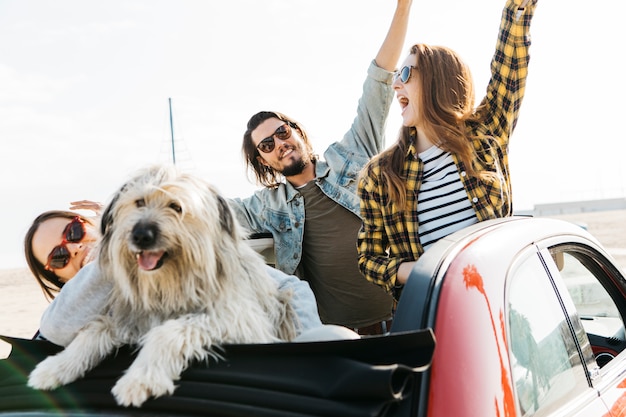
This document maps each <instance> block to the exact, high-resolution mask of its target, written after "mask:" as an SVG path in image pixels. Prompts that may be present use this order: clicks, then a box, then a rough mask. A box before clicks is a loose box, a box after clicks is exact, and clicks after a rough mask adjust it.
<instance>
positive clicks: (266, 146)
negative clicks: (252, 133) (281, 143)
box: [256, 122, 296, 153]
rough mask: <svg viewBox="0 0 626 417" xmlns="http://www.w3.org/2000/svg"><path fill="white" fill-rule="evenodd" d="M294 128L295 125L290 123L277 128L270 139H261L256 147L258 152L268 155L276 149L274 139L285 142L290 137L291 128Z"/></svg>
mask: <svg viewBox="0 0 626 417" xmlns="http://www.w3.org/2000/svg"><path fill="white" fill-rule="evenodd" d="M292 127H293V128H295V127H296V125H294V124H292V123H291V122H285V124H283V125H281V126H278V129H276V131H275V132H274V134H273V135H272V136H270V137H267V138H265V139H263V140H262V141H261V142H259V144H258V145H257V146H256V148H257V149H258V150H260V151H261V152H263V153H270V152H272V151H273V150H274V148H275V147H276V140H275V139H274V138H278V139H280V140H287V139H289V138H290V137H291V128H292Z"/></svg>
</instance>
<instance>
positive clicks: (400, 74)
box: [393, 65, 417, 84]
mask: <svg viewBox="0 0 626 417" xmlns="http://www.w3.org/2000/svg"><path fill="white" fill-rule="evenodd" d="M414 69H417V68H415V67H414V66H412V65H405V66H404V67H402V69H401V70H400V71H396V72H394V73H393V80H394V81H396V80H397V79H398V78H400V81H401V82H402V84H406V83H408V82H409V80H410V79H411V70H414Z"/></svg>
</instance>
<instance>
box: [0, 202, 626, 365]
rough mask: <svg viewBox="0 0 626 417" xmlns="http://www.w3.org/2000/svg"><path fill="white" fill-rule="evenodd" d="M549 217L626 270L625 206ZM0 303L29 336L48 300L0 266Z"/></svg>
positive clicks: (10, 321) (7, 318)
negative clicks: (579, 229)
mask: <svg viewBox="0 0 626 417" xmlns="http://www.w3.org/2000/svg"><path fill="white" fill-rule="evenodd" d="M550 217H554V218H560V219H563V220H567V221H571V222H574V223H577V224H579V225H581V226H584V227H585V228H586V229H587V230H588V231H589V232H590V233H591V234H592V235H594V236H595V237H596V238H597V239H598V240H599V241H600V243H601V244H602V245H603V246H604V247H605V249H607V251H608V252H609V253H610V254H611V255H612V256H613V257H614V258H615V260H616V261H617V263H618V264H619V265H620V266H621V267H622V269H623V270H626V210H615V211H597V212H589V213H577V214H568V215H559V216H550ZM85 302H89V300H85ZM0 306H2V307H1V311H0V334H1V335H5V336H13V337H20V338H27V339H29V338H31V337H32V336H33V335H34V334H35V332H36V331H37V329H38V327H39V318H40V317H41V314H42V313H43V311H44V310H45V308H46V307H47V306H48V301H47V300H46V298H45V297H44V295H43V292H42V291H41V289H40V288H39V286H38V284H37V283H36V282H35V279H34V278H33V276H32V275H31V274H30V272H29V271H28V269H26V268H23V269H4V270H2V269H0ZM9 352H10V346H9V345H8V344H7V343H5V342H2V341H0V358H5V357H6V356H7V355H8V354H9Z"/></svg>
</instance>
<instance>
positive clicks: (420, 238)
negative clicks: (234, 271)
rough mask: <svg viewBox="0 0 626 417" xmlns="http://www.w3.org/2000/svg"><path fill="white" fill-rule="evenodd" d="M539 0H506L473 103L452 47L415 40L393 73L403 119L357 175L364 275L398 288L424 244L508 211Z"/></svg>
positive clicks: (462, 66)
mask: <svg viewBox="0 0 626 417" xmlns="http://www.w3.org/2000/svg"><path fill="white" fill-rule="evenodd" d="M536 4H537V0H508V1H507V3H506V6H505V8H504V11H503V13H502V21H501V24H500V32H499V35H498V40H497V44H496V52H495V54H494V55H493V58H492V60H491V80H490V82H489V85H488V87H487V95H486V96H485V98H484V99H483V100H482V102H481V103H480V105H479V106H478V107H476V108H474V103H475V101H474V99H475V97H474V86H473V81H472V77H471V74H470V71H469V68H468V67H467V66H466V65H465V63H463V62H462V60H461V59H460V58H459V56H458V55H457V54H456V53H455V52H453V51H452V50H450V49H448V48H445V47H440V46H430V45H424V44H417V45H414V46H413V47H412V48H411V51H410V54H409V55H408V57H407V58H406V59H405V61H404V66H403V67H402V69H401V70H400V71H397V72H396V73H395V80H394V83H393V88H394V89H395V91H396V97H397V99H398V101H399V103H400V106H401V108H402V119H403V128H402V131H401V133H400V137H399V138H398V140H397V141H396V142H395V144H393V145H392V146H391V147H390V148H388V149H387V150H385V151H383V152H382V153H380V154H379V155H378V156H377V157H375V158H374V159H372V160H371V162H370V163H369V164H368V165H367V166H366V167H365V169H364V170H363V173H362V175H361V178H360V181H359V186H358V193H359V196H360V198H361V203H360V205H361V217H362V219H363V225H362V228H361V230H360V232H359V235H358V251H359V268H360V270H361V272H362V273H363V274H364V275H365V277H366V278H367V279H368V280H369V281H371V282H373V283H375V284H378V285H380V286H382V287H384V288H385V289H387V291H390V292H394V294H395V295H396V296H398V294H399V293H398V291H395V290H397V289H399V288H401V287H402V286H403V285H404V284H405V283H406V280H407V278H408V276H409V274H410V272H411V269H412V268H413V265H414V264H415V262H416V261H417V259H418V258H419V257H420V255H421V254H422V253H423V252H424V250H425V249H427V248H428V246H429V245H431V244H433V243H434V242H436V241H437V240H438V239H440V238H442V237H444V236H446V235H448V234H450V233H452V232H454V231H456V230H459V229H461V228H464V227H466V226H468V225H471V224H473V223H476V222H479V221H483V220H487V219H493V218H497V217H504V216H507V215H510V214H511V211H512V209H511V207H512V205H511V185H510V179H509V166H508V148H509V137H510V136H511V134H512V132H513V129H514V128H515V125H516V123H517V118H518V115H519V108H520V105H521V102H522V98H523V96H524V89H525V85H526V76H527V74H528V61H529V53H528V51H529V46H530V34H529V32H530V22H531V19H532V16H533V13H534V10H535V6H536Z"/></svg>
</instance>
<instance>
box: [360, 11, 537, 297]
mask: <svg viewBox="0 0 626 417" xmlns="http://www.w3.org/2000/svg"><path fill="white" fill-rule="evenodd" d="M521 2H522V0H509V1H508V2H507V4H506V6H505V8H504V10H503V12H502V21H501V23H500V32H499V36H498V41H497V44H496V51H495V54H494V55H493V58H492V60H491V80H490V82H489V85H488V87H487V94H486V96H485V98H484V99H483V101H482V103H481V105H480V106H479V107H478V109H482V110H481V111H480V113H477V116H478V120H479V121H480V122H479V123H476V122H474V123H468V124H467V126H466V128H467V130H468V132H470V134H471V135H472V137H477V138H480V139H475V140H474V141H473V144H474V149H475V151H476V155H477V167H476V168H477V169H478V170H479V171H480V170H487V171H491V172H493V173H495V174H497V178H498V179H497V180H494V181H489V180H483V179H478V178H474V177H472V178H470V176H469V175H466V172H465V167H464V166H463V164H462V163H461V162H460V161H459V160H458V159H457V158H456V156H455V155H452V157H453V159H454V162H455V163H456V166H457V169H458V171H459V174H460V176H461V181H462V182H463V186H464V187H465V191H466V192H467V196H468V199H469V200H470V202H471V204H472V206H473V207H474V210H475V211H476V216H477V218H478V220H479V221H483V220H487V219H493V218H497V217H504V216H507V215H510V214H511V211H512V210H511V207H512V203H511V185H510V177H509V164H508V145H509V137H510V136H511V133H512V132H513V129H514V128H515V124H516V123H517V118H518V115H519V109H520V105H521V103H522V98H523V97H524V89H525V85H526V76H527V74H528V62H529V47H530V33H529V32H530V22H531V19H532V16H533V13H534V10H535V7H536V4H537V0H531V1H530V2H529V3H528V4H527V5H526V7H525V9H524V10H521V9H520V10H518V4H520V3H521ZM423 168H424V167H423V163H422V162H421V161H420V160H419V159H418V158H416V149H415V147H414V146H410V147H409V149H408V152H407V155H406V158H405V162H404V168H403V172H402V174H403V177H405V178H406V181H407V190H408V191H407V205H408V207H414V208H415V209H414V210H409V211H404V212H403V211H401V210H399V209H398V207H396V206H395V205H387V204H386V203H387V201H388V199H389V196H388V194H387V190H386V188H385V186H384V184H383V183H382V182H381V177H380V165H378V164H376V163H374V164H372V165H370V167H369V169H368V170H367V171H366V172H364V175H363V176H362V178H361V179H360V182H359V186H358V193H359V197H360V198H361V202H360V206H361V217H362V219H363V226H362V228H361V230H360V232H359V236H358V248H359V268H360V269H361V272H362V273H363V274H364V275H365V277H366V278H367V279H368V280H369V281H371V282H373V283H375V284H377V285H380V286H382V287H384V288H386V289H387V290H388V291H393V290H394V288H398V287H396V277H397V271H398V266H399V265H400V264H401V263H402V262H407V261H415V260H417V259H418V258H419V256H420V255H421V254H422V253H423V252H424V250H423V248H422V246H421V244H420V241H419V234H418V230H419V222H418V219H417V192H416V191H417V190H419V189H420V185H421V178H422V174H423ZM396 295H397V294H396Z"/></svg>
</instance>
